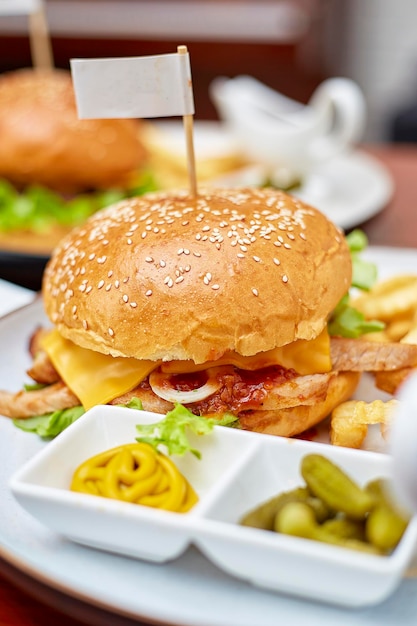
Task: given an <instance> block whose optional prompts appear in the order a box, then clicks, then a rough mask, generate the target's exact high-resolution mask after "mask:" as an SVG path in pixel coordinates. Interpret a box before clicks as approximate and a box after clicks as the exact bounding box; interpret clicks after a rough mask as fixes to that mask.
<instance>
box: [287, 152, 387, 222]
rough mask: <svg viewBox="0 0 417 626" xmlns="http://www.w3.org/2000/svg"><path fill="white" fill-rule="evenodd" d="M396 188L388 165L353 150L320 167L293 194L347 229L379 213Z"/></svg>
mask: <svg viewBox="0 0 417 626" xmlns="http://www.w3.org/2000/svg"><path fill="white" fill-rule="evenodd" d="M393 190H394V182H393V180H392V178H391V176H390V174H389V173H388V172H387V170H386V169H385V167H384V166H383V165H382V164H381V163H379V161H377V160H376V159H375V158H374V157H371V156H369V155H368V154H365V153H364V152H361V151H354V152H349V153H346V154H343V155H340V156H339V157H337V158H334V159H332V160H331V161H329V162H327V163H326V164H324V165H322V166H318V167H317V169H316V170H315V171H314V172H313V173H312V174H311V176H310V177H309V178H308V179H307V180H306V182H305V184H304V185H303V186H302V187H301V188H300V189H298V190H294V192H293V194H294V195H296V196H297V197H298V198H301V200H304V201H305V202H308V203H309V204H311V205H313V206H315V207H316V208H318V209H320V210H321V211H322V212H323V213H325V214H326V215H327V216H328V217H329V218H330V219H331V220H332V221H333V222H335V223H336V224H338V226H340V227H341V228H344V229H346V230H347V229H349V228H352V227H354V226H357V225H359V224H361V223H362V222H365V221H366V220H367V219H369V218H370V217H372V216H373V215H375V214H377V213H379V211H381V210H382V209H383V208H384V207H385V206H386V204H387V203H388V201H389V200H390V198H391V196H392V193H393Z"/></svg>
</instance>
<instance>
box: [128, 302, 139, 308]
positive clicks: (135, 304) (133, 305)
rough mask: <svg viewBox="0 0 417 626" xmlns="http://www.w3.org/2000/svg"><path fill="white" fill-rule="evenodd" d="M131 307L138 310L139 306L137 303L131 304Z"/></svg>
mask: <svg viewBox="0 0 417 626" xmlns="http://www.w3.org/2000/svg"><path fill="white" fill-rule="evenodd" d="M130 306H131V307H132V309H136V307H137V306H138V305H137V302H131V303H130Z"/></svg>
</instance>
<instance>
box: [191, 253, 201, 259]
mask: <svg viewBox="0 0 417 626" xmlns="http://www.w3.org/2000/svg"><path fill="white" fill-rule="evenodd" d="M193 254H194V256H196V257H197V258H199V257H201V252H193Z"/></svg>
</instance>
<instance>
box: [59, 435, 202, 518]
mask: <svg viewBox="0 0 417 626" xmlns="http://www.w3.org/2000/svg"><path fill="white" fill-rule="evenodd" d="M71 490H72V491H78V492H81V493H88V494H90V495H97V496H103V497H105V498H113V499H116V500H123V501H124V502H131V503H133V504H142V505H144V506H149V507H153V508H158V509H164V510H166V511H174V512H177V513H186V512H187V511H189V510H190V509H191V508H192V507H193V506H194V504H196V503H197V502H198V496H197V494H196V492H195V491H194V489H193V488H192V487H191V485H190V484H189V482H188V481H187V479H186V478H185V477H184V476H183V475H182V474H181V472H180V471H179V470H178V468H177V467H176V465H175V464H174V462H173V461H171V459H170V458H168V457H167V456H165V455H164V454H162V453H160V452H158V451H157V450H155V449H154V448H152V446H150V445H148V444H147V443H132V444H126V445H122V446H118V447H116V448H112V449H111V450H106V451H105V452H102V453H100V454H97V455H96V456H94V457H92V458H90V459H88V460H86V461H84V463H82V464H81V465H80V466H79V467H78V468H77V469H76V470H75V472H74V475H73V479H72V483H71Z"/></svg>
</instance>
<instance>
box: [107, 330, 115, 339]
mask: <svg viewBox="0 0 417 626" xmlns="http://www.w3.org/2000/svg"><path fill="white" fill-rule="evenodd" d="M108 333H109V335H110V337H114V330H113V328H109V329H108Z"/></svg>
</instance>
